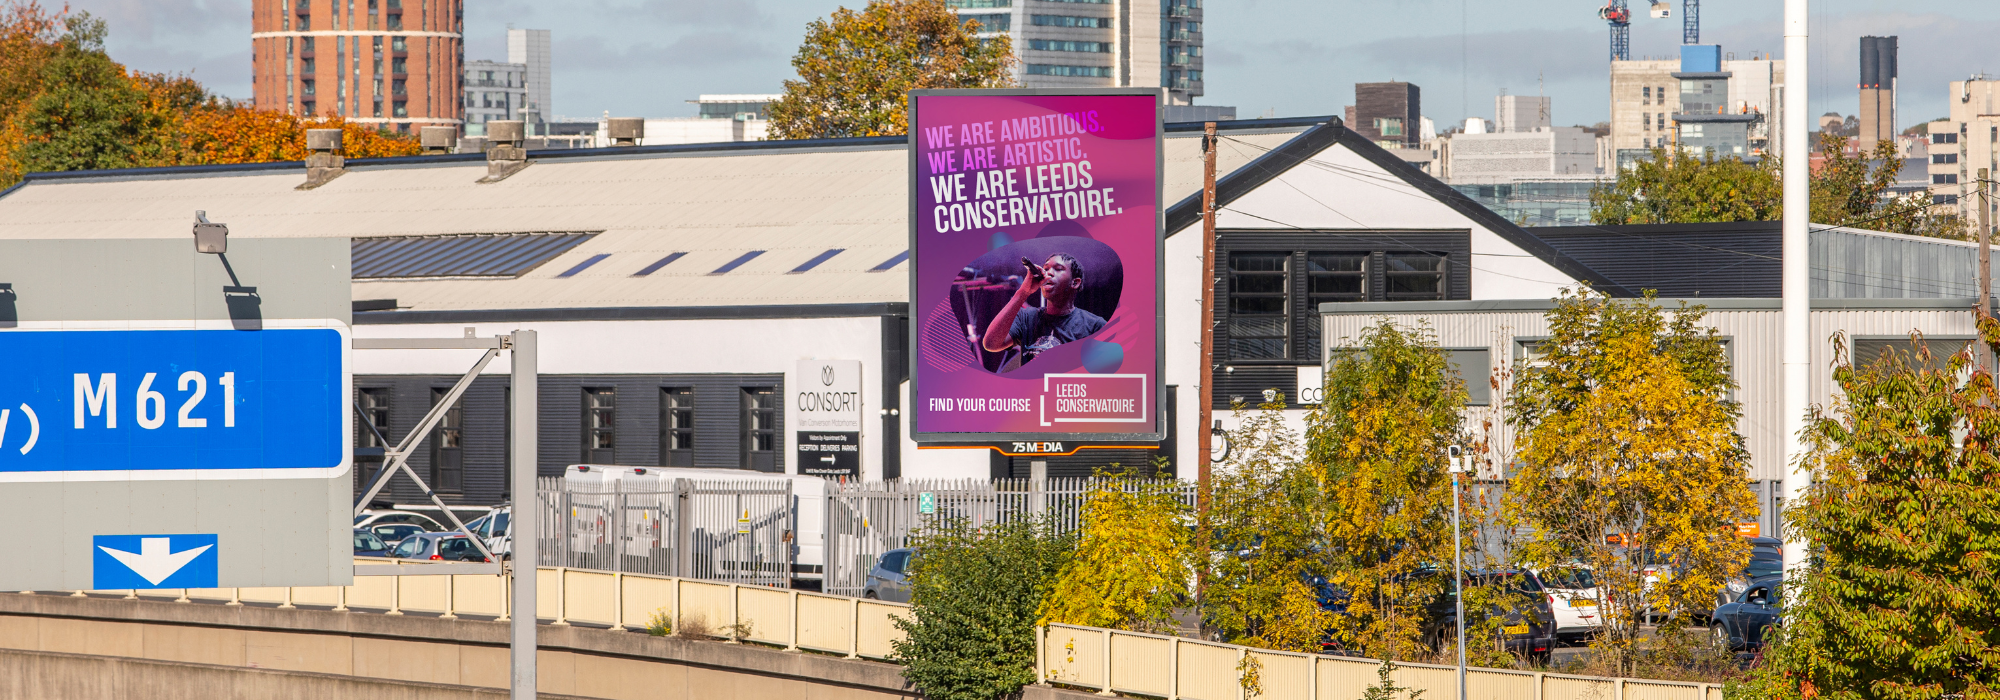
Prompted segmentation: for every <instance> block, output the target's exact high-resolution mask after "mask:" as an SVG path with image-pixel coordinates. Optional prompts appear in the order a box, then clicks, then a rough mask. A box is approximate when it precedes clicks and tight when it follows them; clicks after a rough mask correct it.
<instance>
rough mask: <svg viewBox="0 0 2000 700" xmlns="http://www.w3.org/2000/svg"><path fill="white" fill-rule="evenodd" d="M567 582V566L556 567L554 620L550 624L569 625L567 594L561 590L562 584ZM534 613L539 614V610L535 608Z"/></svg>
mask: <svg viewBox="0 0 2000 700" xmlns="http://www.w3.org/2000/svg"><path fill="white" fill-rule="evenodd" d="M568 584H569V568H568V567H563V566H558V567H556V621H555V622H552V623H550V624H554V625H560V626H563V627H568V626H569V596H568V595H566V592H565V591H564V590H563V586H565V585H568ZM535 613H536V614H537V615H539V614H540V613H541V611H540V610H536V611H535Z"/></svg>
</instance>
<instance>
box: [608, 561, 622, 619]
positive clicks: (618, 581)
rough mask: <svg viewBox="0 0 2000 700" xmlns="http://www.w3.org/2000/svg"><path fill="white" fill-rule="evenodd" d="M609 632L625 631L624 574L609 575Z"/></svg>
mask: <svg viewBox="0 0 2000 700" xmlns="http://www.w3.org/2000/svg"><path fill="white" fill-rule="evenodd" d="M621 558H622V557H621ZM611 631H613V632H623V631H625V574H624V572H613V573H612V574H611Z"/></svg>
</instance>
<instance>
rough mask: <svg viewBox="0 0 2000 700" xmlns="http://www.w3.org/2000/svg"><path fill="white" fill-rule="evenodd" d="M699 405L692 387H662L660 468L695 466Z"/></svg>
mask: <svg viewBox="0 0 2000 700" xmlns="http://www.w3.org/2000/svg"><path fill="white" fill-rule="evenodd" d="M698 405H700V404H699V399H698V397H697V396H696V395H695V388H694V387H692V386H663V387H660V459H659V462H660V466H662V467H692V466H694V455H695V450H694V445H695V426H696V425H698V424H697V423H696V422H695V421H696V413H695V409H696V407H697V406H698Z"/></svg>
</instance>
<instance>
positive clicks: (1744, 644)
mask: <svg viewBox="0 0 2000 700" xmlns="http://www.w3.org/2000/svg"><path fill="white" fill-rule="evenodd" d="M1784 590H1785V577H1783V576H1765V577H1763V578H1759V579H1755V580H1752V581H1751V582H1750V585H1749V586H1748V587H1747V588H1745V589H1744V590H1743V592H1742V593H1740V594H1737V596H1736V599H1735V600H1732V601H1729V602H1727V603H1723V604H1722V605H1718V606H1716V608H1715V613H1714V615H1713V616H1712V621H1711V622H1710V623H1709V627H1708V629H1709V632H1710V633H1712V634H1714V635H1715V641H1716V642H1718V643H1720V644H1722V645H1724V646H1727V647H1729V648H1730V649H1757V648H1760V647H1762V646H1764V637H1765V633H1766V632H1768V631H1770V629H1771V628H1773V627H1777V626H1779V625H1780V624H1781V623H1782V622H1783V615H1782V614H1781V610H1782V603H1783V601H1782V600H1781V598H1782V596H1783V594H1784Z"/></svg>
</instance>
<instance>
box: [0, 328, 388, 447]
mask: <svg viewBox="0 0 2000 700" xmlns="http://www.w3.org/2000/svg"><path fill="white" fill-rule="evenodd" d="M346 362H347V338H346V335H345V333H343V332H342V331H340V330H336V329H334V328H324V327H321V328H269V327H267V328H265V329H264V330H257V331H236V330H31V329H25V328H24V329H19V330H7V331H0V481H21V480H50V479H65V480H75V479H79V478H81V479H107V478H135V477H136V478H146V477H148V476H150V477H152V478H243V477H253V476H254V477H257V478H273V477H278V478H282V477H287V476H297V477H328V476H333V475H335V474H336V473H338V471H339V470H343V469H345V467H346V464H347V440H346V437H347V435H346V426H347V425H348V423H347V422H346V416H345V413H344V412H345V411H346V410H347V408H346V406H347V404H346V393H347V390H348V389H347V367H346Z"/></svg>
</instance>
